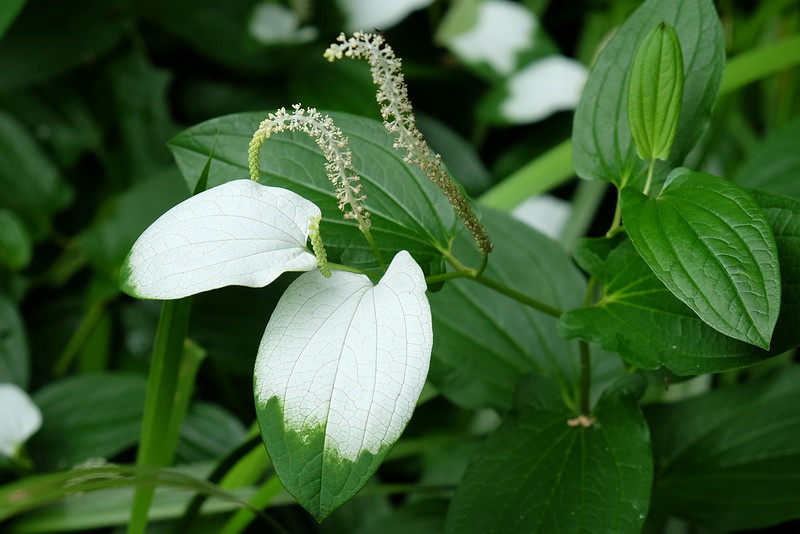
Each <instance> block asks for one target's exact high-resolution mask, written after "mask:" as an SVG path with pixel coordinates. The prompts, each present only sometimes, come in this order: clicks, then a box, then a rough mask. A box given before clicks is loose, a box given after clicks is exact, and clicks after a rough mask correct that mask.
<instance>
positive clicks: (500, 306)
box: [429, 210, 620, 410]
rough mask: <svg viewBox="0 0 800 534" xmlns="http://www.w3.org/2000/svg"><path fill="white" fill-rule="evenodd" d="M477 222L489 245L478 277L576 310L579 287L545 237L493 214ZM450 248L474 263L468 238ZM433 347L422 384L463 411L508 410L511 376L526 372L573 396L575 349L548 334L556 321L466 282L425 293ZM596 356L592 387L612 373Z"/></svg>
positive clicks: (606, 360) (611, 361) (612, 363)
mask: <svg viewBox="0 0 800 534" xmlns="http://www.w3.org/2000/svg"><path fill="white" fill-rule="evenodd" d="M483 222H484V224H485V225H486V227H487V229H488V231H489V234H490V235H492V236H493V239H494V243H495V248H494V251H493V252H492V254H491V256H490V258H489V264H488V266H487V268H486V271H485V275H486V276H488V277H490V278H492V279H495V280H497V281H498V282H500V283H503V284H506V285H508V286H509V287H512V288H514V289H515V290H517V291H520V292H522V293H524V294H526V295H529V296H531V297H533V298H536V299H538V300H540V301H541V302H544V303H546V304H549V305H550V306H554V307H556V308H560V309H562V310H569V309H572V308H577V307H580V306H581V303H582V301H583V297H584V294H585V293H586V282H585V280H584V278H583V277H582V276H581V274H580V272H578V270H577V269H576V268H575V266H574V265H573V264H572V262H571V261H570V259H569V257H568V256H567V255H566V254H565V253H564V251H563V250H562V249H561V248H560V247H559V245H558V244H557V243H556V242H554V241H553V240H551V239H549V238H547V237H545V236H544V235H542V234H540V233H539V232H537V231H535V230H533V229H531V228H530V227H528V226H526V225H525V224H523V223H521V222H519V221H516V220H515V219H513V218H511V217H510V216H508V215H506V214H503V213H501V212H498V211H494V210H484V213H483ZM454 251H455V253H456V255H457V256H458V257H459V258H462V259H463V260H464V261H467V263H469V264H473V265H477V264H478V263H479V262H480V259H479V257H478V254H477V252H475V251H474V246H473V245H472V244H471V241H470V239H469V236H468V235H465V234H462V235H461V236H459V239H457V240H456V243H455V246H454ZM429 299H430V303H431V309H432V310H433V329H434V336H433V339H434V344H433V356H432V360H431V370H430V376H429V379H430V380H431V382H432V383H433V384H434V385H435V386H436V388H437V389H439V391H441V393H442V394H444V395H445V396H447V397H448V398H449V399H451V400H452V401H454V402H455V403H457V404H459V405H460V406H464V407H467V408H486V407H492V408H496V409H500V410H507V409H508V408H510V407H511V404H512V400H513V394H514V390H515V388H516V385H517V381H518V380H519V378H520V377H521V376H522V375H523V374H525V373H530V372H536V373H539V374H543V375H546V376H548V377H550V378H551V379H552V380H553V381H554V382H556V383H558V384H559V386H560V387H561V388H562V390H563V391H564V393H565V395H567V396H568V397H570V398H572V399H573V400H574V399H575V398H577V384H578V374H579V368H578V362H579V361H580V355H579V353H578V344H577V343H576V342H574V341H565V340H564V339H562V338H561V337H559V336H558V335H557V334H556V324H557V320H556V319H555V318H554V317H550V316H548V315H545V314H543V313H542V312H539V311H536V310H534V309H532V308H529V307H527V306H525V305H523V304H520V303H519V302H516V301H514V300H511V299H510V298H508V297H506V296H504V295H501V294H499V293H497V292H496V291H494V290H492V289H489V288H487V287H484V286H482V285H480V284H478V283H476V282H475V281H472V280H451V281H449V282H447V283H446V284H445V286H444V288H443V289H442V290H441V291H438V292H436V293H431V294H430V296H429ZM597 356H598V357H597V358H596V365H595V366H594V370H595V382H596V383H597V384H600V383H602V382H603V381H606V380H608V379H609V378H610V377H612V376H614V374H615V373H616V372H618V371H619V368H620V366H619V360H618V359H616V358H614V357H613V356H611V355H609V354H606V353H599V354H598V355H597Z"/></svg>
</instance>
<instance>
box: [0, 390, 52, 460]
mask: <svg viewBox="0 0 800 534" xmlns="http://www.w3.org/2000/svg"><path fill="white" fill-rule="evenodd" d="M41 426H42V412H41V411H40V410H39V407H38V406H36V405H35V404H34V403H33V401H32V400H31V398H30V397H29V396H28V394H27V393H25V391H23V390H22V389H20V388H19V386H16V385H14V384H0V454H2V455H4V456H8V457H9V458H11V457H13V456H14V455H15V454H16V452H17V449H18V448H19V446H20V445H22V444H23V443H25V442H26V441H27V440H28V438H29V437H31V436H32V435H33V434H35V433H36V431H37V430H39V427H41Z"/></svg>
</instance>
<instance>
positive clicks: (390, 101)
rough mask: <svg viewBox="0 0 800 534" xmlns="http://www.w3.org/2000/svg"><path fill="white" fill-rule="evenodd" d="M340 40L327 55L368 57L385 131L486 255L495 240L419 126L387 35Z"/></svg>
mask: <svg viewBox="0 0 800 534" xmlns="http://www.w3.org/2000/svg"><path fill="white" fill-rule="evenodd" d="M337 41H338V42H336V43H334V44H332V45H331V46H330V47H329V48H328V49H327V50H326V51H325V54H324V56H325V58H326V59H327V60H328V61H334V60H336V59H341V58H343V57H349V58H354V59H366V60H367V62H368V63H369V66H370V72H371V73H372V81H373V82H374V83H375V85H377V86H378V92H377V93H376V95H375V98H376V99H377V101H378V104H379V105H380V108H381V117H383V124H384V125H385V126H386V130H387V131H388V132H389V133H390V134H392V135H395V136H396V137H395V142H394V148H395V149H396V150H400V149H404V150H405V153H406V155H405V157H404V158H403V160H404V161H405V162H406V163H407V164H409V165H416V166H418V167H419V168H420V169H421V170H422V172H423V173H425V175H426V176H427V177H428V179H429V180H431V181H432V182H433V183H434V184H436V185H437V186H438V187H439V188H440V189H441V190H442V192H443V193H444V195H445V196H446V197H447V200H448V201H449V202H450V204H451V205H452V206H453V208H454V209H455V211H456V213H457V214H458V216H459V217H460V218H461V220H463V221H464V225H465V226H466V227H467V229H468V230H469V231H470V232H471V233H472V236H473V237H474V238H475V243H476V244H477V246H478V249H479V250H480V251H481V252H482V253H483V254H488V253H489V252H491V250H492V242H491V241H490V240H489V235H488V234H487V232H486V229H485V228H484V227H483V225H482V224H481V223H480V221H478V217H477V216H476V215H475V213H474V212H473V211H472V208H471V207H470V205H469V201H468V200H467V198H466V197H465V196H464V194H463V193H462V191H461V189H460V188H459V187H458V185H457V184H456V183H455V182H454V181H453V179H452V178H450V176H449V175H448V174H447V171H446V170H445V168H444V165H443V164H442V157H441V156H440V155H439V154H434V152H433V150H431V148H430V147H429V146H428V143H427V142H426V141H425V138H424V137H423V136H422V133H421V132H420V131H419V130H418V129H417V124H416V119H415V118H414V110H413V109H412V107H411V102H410V100H409V99H408V88H407V87H406V83H405V78H404V76H403V73H402V71H401V67H402V61H401V60H400V58H398V57H397V56H395V54H394V50H392V47H391V46H389V45H388V44H387V43H386V41H385V40H384V38H383V37H382V36H380V35H377V34H372V33H362V32H356V33H354V34H353V36H352V37H350V38H349V39H348V38H346V37H345V35H344V34H340V35H339V38H338V40H337Z"/></svg>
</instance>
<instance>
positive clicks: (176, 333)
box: [128, 299, 191, 534]
mask: <svg viewBox="0 0 800 534" xmlns="http://www.w3.org/2000/svg"><path fill="white" fill-rule="evenodd" d="M190 307H191V299H181V300H168V301H165V302H164V304H163V306H162V308H161V317H160V319H159V321H158V328H157V330H156V339H155V344H154V347H153V356H152V359H151V364H150V376H149V379H148V383H147V397H146V399H145V408H144V417H143V420H142V433H141V439H140V441H139V450H138V453H137V456H136V465H137V466H138V467H144V466H163V465H167V464H168V463H169V462H170V461H171V459H172V456H173V454H174V451H171V450H167V448H166V447H164V446H163V445H164V444H163V439H164V437H165V436H168V435H170V434H171V433H172V429H171V426H172V425H175V424H178V425H179V424H180V421H173V420H172V411H173V404H174V402H175V391H176V389H177V382H178V376H179V372H180V366H181V356H182V354H183V343H184V340H185V339H186V332H187V329H188V325H189V310H190ZM153 492H154V488H152V487H150V488H148V487H140V488H137V489H136V492H135V493H134V497H133V504H132V506H131V519H130V523H129V524H128V534H144V532H145V530H146V528H147V516H148V511H149V510H150V503H151V502H152V500H153Z"/></svg>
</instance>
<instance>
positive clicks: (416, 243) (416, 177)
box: [169, 112, 460, 272]
mask: <svg viewBox="0 0 800 534" xmlns="http://www.w3.org/2000/svg"><path fill="white" fill-rule="evenodd" d="M329 115H330V116H331V117H332V118H333V120H334V121H335V123H336V126H338V127H339V128H341V130H342V132H343V133H344V135H345V136H347V137H348V139H349V144H348V147H349V148H350V149H351V151H352V154H353V167H354V169H355V171H356V173H357V174H358V175H359V176H360V177H361V184H362V186H363V190H362V193H363V194H364V195H366V197H367V198H366V201H365V202H364V206H365V208H366V209H367V211H369V212H370V213H371V214H372V215H371V220H372V227H371V232H372V235H373V236H374V237H375V241H376V242H377V243H378V246H379V247H380V249H381V251H382V252H383V254H384V257H386V258H391V257H394V255H395V254H396V253H397V252H399V251H400V250H407V251H408V252H409V253H411V255H412V256H414V258H415V259H416V260H417V261H418V262H420V265H421V266H422V267H423V268H424V269H425V270H426V272H427V271H428V266H427V265H426V263H427V262H429V261H431V260H433V261H437V262H438V261H439V259H440V258H441V253H440V252H439V249H445V250H446V249H448V248H449V246H450V243H451V241H452V239H453V236H455V234H456V232H457V231H458V228H459V224H460V223H459V222H458V219H457V218H456V216H455V213H454V212H453V209H452V208H451V207H450V205H449V204H448V203H447V199H446V198H445V197H444V195H443V194H442V193H441V191H440V190H439V188H437V187H436V186H435V185H433V184H432V183H431V182H430V180H428V179H427V178H426V177H425V175H423V174H422V172H421V171H419V169H417V168H416V167H411V166H409V165H407V164H406V163H404V162H403V155H402V154H401V153H400V152H398V151H396V150H394V148H393V147H392V143H393V140H392V137H391V136H390V135H389V134H387V133H386V130H385V129H384V127H383V124H381V123H380V122H377V121H374V120H370V119H366V118H364V117H356V116H354V115H349V114H346V113H329ZM264 117H266V112H258V113H239V114H236V115H228V116H225V117H219V118H217V119H213V120H210V121H206V122H204V123H202V124H198V125H197V126H193V127H192V128H189V129H188V130H186V131H184V132H182V133H181V134H179V135H177V136H176V137H175V138H173V139H172V140H171V141H170V142H169V147H170V149H171V150H172V153H173V154H174V156H175V160H176V161H177V163H178V166H179V167H180V168H181V172H183V175H184V177H185V178H186V181H187V184H188V185H189V189H190V190H191V189H193V188H194V187H195V183H196V182H197V180H198V176H200V173H201V172H202V169H203V167H204V166H205V164H206V162H207V161H208V157H209V156H208V155H209V154H210V153H211V152H212V148H213V156H212V159H213V160H214V161H213V164H212V165H211V169H210V170H209V173H208V185H209V187H212V186H216V185H219V184H221V183H224V182H228V181H231V180H235V179H237V178H245V177H247V176H249V171H248V162H247V150H248V144H249V142H250V139H251V137H252V135H253V132H254V131H255V130H256V128H258V125H259V123H260V122H261V121H262V120H263V119H264ZM261 182H262V183H264V184H266V185H270V186H279V187H285V188H287V189H291V190H292V191H294V192H295V193H298V194H299V195H301V196H302V197H303V198H306V199H308V200H310V201H311V202H313V203H314V204H316V205H317V206H319V208H320V209H321V210H322V215H323V220H322V223H321V224H320V231H321V234H322V236H323V238H324V240H325V247H326V249H327V251H328V257H329V258H330V259H331V261H335V262H339V263H345V264H347V265H350V266H360V267H366V268H370V267H377V266H378V264H377V262H376V260H375V255H374V253H373V252H372V249H371V247H370V245H369V243H368V242H367V241H366V240H365V239H364V236H363V235H362V234H361V232H360V230H359V229H358V226H357V225H356V223H355V222H354V221H345V220H344V219H343V218H342V212H341V211H340V210H339V209H338V207H337V204H338V200H337V199H336V195H335V194H334V187H333V185H332V184H331V183H330V181H329V180H328V177H327V176H326V174H325V158H324V157H323V156H322V152H321V151H320V149H319V147H318V146H317V145H316V144H315V143H314V139H312V138H311V137H309V136H308V135H307V134H305V133H302V132H282V133H279V134H274V135H273V136H272V137H270V138H269V139H267V141H266V142H265V143H264V145H263V147H262V148H261Z"/></svg>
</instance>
